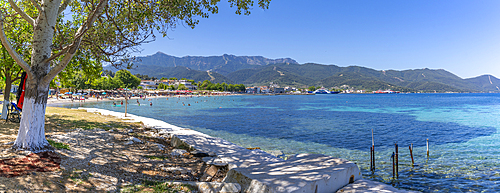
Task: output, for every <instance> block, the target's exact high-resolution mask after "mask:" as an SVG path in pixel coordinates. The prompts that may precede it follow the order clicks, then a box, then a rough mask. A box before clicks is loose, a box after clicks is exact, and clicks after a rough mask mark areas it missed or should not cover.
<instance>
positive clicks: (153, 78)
mask: <svg viewBox="0 0 500 193" xmlns="http://www.w3.org/2000/svg"><path fill="white" fill-rule="evenodd" d="M135 76H136V77H137V78H140V79H141V80H156V79H157V78H155V77H153V76H152V77H150V76H148V75H146V74H136V75H135Z"/></svg>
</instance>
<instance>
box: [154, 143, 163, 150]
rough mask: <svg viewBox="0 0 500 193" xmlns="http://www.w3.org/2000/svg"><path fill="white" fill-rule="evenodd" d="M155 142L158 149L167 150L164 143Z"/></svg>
mask: <svg viewBox="0 0 500 193" xmlns="http://www.w3.org/2000/svg"><path fill="white" fill-rule="evenodd" d="M154 144H155V145H156V146H157V147H158V149H160V150H165V146H164V145H162V144H159V143H154Z"/></svg>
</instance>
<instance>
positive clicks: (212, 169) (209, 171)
mask: <svg viewBox="0 0 500 193" xmlns="http://www.w3.org/2000/svg"><path fill="white" fill-rule="evenodd" d="M218 171H219V168H217V166H213V165H212V166H210V167H209V168H208V169H207V171H206V172H205V174H208V175H210V176H211V177H214V176H215V174H217V172H218Z"/></svg>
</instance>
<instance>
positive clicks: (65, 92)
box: [64, 92, 73, 94]
mask: <svg viewBox="0 0 500 193" xmlns="http://www.w3.org/2000/svg"><path fill="white" fill-rule="evenodd" d="M64 94H73V92H65V93H64Z"/></svg>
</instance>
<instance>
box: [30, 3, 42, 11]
mask: <svg viewBox="0 0 500 193" xmlns="http://www.w3.org/2000/svg"><path fill="white" fill-rule="evenodd" d="M31 3H32V4H33V5H34V6H35V7H36V9H37V10H38V12H39V13H42V12H43V10H42V7H40V4H38V2H36V0H31Z"/></svg>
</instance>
